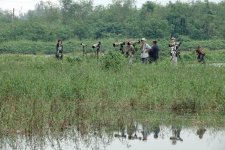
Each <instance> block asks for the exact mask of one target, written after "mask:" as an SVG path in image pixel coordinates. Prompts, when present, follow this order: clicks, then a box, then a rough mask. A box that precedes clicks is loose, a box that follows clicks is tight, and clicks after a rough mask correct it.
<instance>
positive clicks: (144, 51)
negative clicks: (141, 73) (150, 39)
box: [141, 38, 151, 64]
mask: <svg viewBox="0 0 225 150" xmlns="http://www.w3.org/2000/svg"><path fill="white" fill-rule="evenodd" d="M150 49H151V46H149V45H148V44H147V42H146V39H145V38H142V39H141V62H142V63H145V64H146V63H147V62H148V61H149V51H150Z"/></svg>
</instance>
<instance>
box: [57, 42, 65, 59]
mask: <svg viewBox="0 0 225 150" xmlns="http://www.w3.org/2000/svg"><path fill="white" fill-rule="evenodd" d="M56 58H57V59H63V45H62V40H58V42H57V44H56Z"/></svg>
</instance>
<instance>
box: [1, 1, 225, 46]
mask: <svg viewBox="0 0 225 150" xmlns="http://www.w3.org/2000/svg"><path fill="white" fill-rule="evenodd" d="M59 2H60V5H55V4H54V3H51V2H50V1H49V2H43V1H40V2H39V3H37V4H36V6H35V10H30V11H28V12H27V13H25V14H20V15H19V16H13V13H12V12H11V11H10V10H9V11H3V10H0V27H1V28H0V35H1V36H0V42H2V41H10V40H21V39H23V40H32V41H55V40H56V39H62V40H67V39H79V40H84V39H102V38H118V39H121V38H140V37H145V38H151V39H168V38H169V37H171V36H173V37H176V38H185V39H195V40H207V39H223V38H225V28H224V26H225V11H224V10H225V1H222V2H220V3H213V2H209V1H208V0H205V1H204V2H202V1H199V0H198V1H192V2H189V3H188V2H179V1H177V2H175V3H172V2H169V3H168V4H167V5H161V4H158V3H155V2H151V1H147V2H146V3H144V4H143V5H142V7H141V8H137V6H136V5H135V4H136V1H135V0H112V3H111V4H109V5H107V6H103V5H98V6H94V5H93V0H84V1H76V0H59Z"/></svg>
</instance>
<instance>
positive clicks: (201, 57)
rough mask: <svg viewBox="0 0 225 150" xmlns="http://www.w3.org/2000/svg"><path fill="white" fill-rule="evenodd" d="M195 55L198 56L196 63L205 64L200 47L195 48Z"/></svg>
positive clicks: (203, 53) (203, 54)
mask: <svg viewBox="0 0 225 150" xmlns="http://www.w3.org/2000/svg"><path fill="white" fill-rule="evenodd" d="M196 54H197V55H198V56H197V59H198V62H201V63H205V60H204V57H205V52H204V50H203V48H202V47H200V46H198V47H197V49H196Z"/></svg>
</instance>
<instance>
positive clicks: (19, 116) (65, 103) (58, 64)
mask: <svg viewBox="0 0 225 150" xmlns="http://www.w3.org/2000/svg"><path fill="white" fill-rule="evenodd" d="M110 55H111V56H114V54H110ZM116 55H117V54H116ZM107 56H108V54H105V57H106V58H107ZM67 57H68V56H67ZM68 58H69V57H68ZM68 58H65V59H64V61H56V60H55V58H54V57H53V56H52V57H45V56H39V55H37V56H35V55H24V56H22V55H1V57H0V69H1V72H0V84H1V87H0V91H1V92H0V116H1V123H0V125H1V128H3V129H5V130H7V129H13V130H15V131H16V130H17V129H18V130H22V131H23V132H26V134H30V133H32V132H34V131H36V130H37V131H36V132H41V131H42V130H44V128H45V127H46V126H47V125H48V126H49V127H52V128H53V127H54V129H55V128H56V129H55V130H60V126H62V125H64V124H67V125H68V124H71V123H73V122H75V121H76V120H77V119H82V120H86V119H87V121H88V120H92V121H93V120H96V119H97V120H98V119H100V120H105V119H106V120H108V119H110V118H114V114H115V113H120V112H124V113H125V112H127V113H130V112H133V113H134V112H168V114H170V113H177V114H186V113H187V114H190V113H191V114H194V115H195V114H202V113H214V114H217V113H218V114H222V115H223V114H225V110H224V105H225V86H224V82H223V81H224V80H225V76H223V74H224V73H225V70H224V68H222V67H213V66H209V65H207V64H206V65H201V64H197V63H196V65H194V66H193V65H190V64H185V63H184V64H180V65H178V66H173V65H170V64H168V63H167V62H166V61H160V62H159V63H158V64H152V65H143V64H139V63H135V64H133V65H127V64H128V63H127V64H125V65H122V66H120V69H117V70H116V72H115V70H114V68H110V67H109V68H108V67H107V68H104V67H102V66H104V63H107V61H106V62H104V61H101V59H99V60H96V59H95V58H92V57H88V59H87V58H86V57H82V58H81V59H79V58H78V57H77V58H76V57H75V58H74V59H73V57H72V56H71V58H70V59H72V60H74V61H71V60H70V59H68ZM103 114H104V115H103ZM112 115H113V116H112ZM136 115H140V114H138V113H137V114H136ZM110 116H111V117H110ZM107 118H108V119H107ZM40 130H41V131H40ZM12 132H13V131H12Z"/></svg>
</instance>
